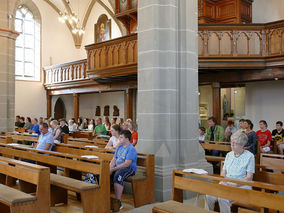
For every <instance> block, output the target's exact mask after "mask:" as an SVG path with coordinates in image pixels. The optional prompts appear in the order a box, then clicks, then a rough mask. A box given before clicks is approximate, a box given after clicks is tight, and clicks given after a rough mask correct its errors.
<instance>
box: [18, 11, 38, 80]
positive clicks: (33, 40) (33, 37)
mask: <svg viewBox="0 0 284 213" xmlns="http://www.w3.org/2000/svg"><path fill="white" fill-rule="evenodd" d="M15 30H16V31H17V32H19V33H20V35H19V36H18V38H17V40H16V57H15V58H16V61H15V68H16V69H15V75H16V79H17V80H33V81H40V72H41V71H40V70H41V69H40V23H39V22H38V21H36V20H35V18H34V15H33V13H32V12H31V11H30V10H29V9H28V8H27V7H25V6H19V7H18V9H17V11H16V18H15Z"/></svg>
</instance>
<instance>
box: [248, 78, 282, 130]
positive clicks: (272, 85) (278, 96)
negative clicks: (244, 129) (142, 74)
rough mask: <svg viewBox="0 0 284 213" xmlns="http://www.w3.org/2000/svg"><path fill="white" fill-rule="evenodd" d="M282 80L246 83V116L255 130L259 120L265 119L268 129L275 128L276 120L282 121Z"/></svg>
mask: <svg viewBox="0 0 284 213" xmlns="http://www.w3.org/2000/svg"><path fill="white" fill-rule="evenodd" d="M283 92H284V81H283V80H281V81H266V82H255V83H248V84H246V117H247V118H248V119H251V120H252V122H253V123H254V125H255V128H254V129H255V130H257V129H259V127H258V122H259V120H266V121H267V123H268V129H270V130H272V129H275V123H276V121H278V120H280V121H283V122H284V108H283V106H284V95H283Z"/></svg>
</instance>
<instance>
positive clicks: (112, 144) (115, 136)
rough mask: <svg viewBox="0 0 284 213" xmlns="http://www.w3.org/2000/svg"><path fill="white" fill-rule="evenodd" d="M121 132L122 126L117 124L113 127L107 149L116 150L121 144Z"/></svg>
mask: <svg viewBox="0 0 284 213" xmlns="http://www.w3.org/2000/svg"><path fill="white" fill-rule="evenodd" d="M120 132H121V129H120V126H119V125H118V124H115V125H113V126H112V127H111V135H112V136H111V138H110V139H109V141H108V143H107V145H106V147H105V148H106V149H112V150H116V148H117V147H118V146H119V145H120V143H119V134H120Z"/></svg>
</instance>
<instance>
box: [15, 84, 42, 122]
mask: <svg viewBox="0 0 284 213" xmlns="http://www.w3.org/2000/svg"><path fill="white" fill-rule="evenodd" d="M15 87H16V88H15V93H16V98H15V114H16V115H21V116H24V117H27V116H28V117H37V118H38V117H46V93H45V90H44V87H43V85H42V83H41V82H28V81H16V86H15Z"/></svg>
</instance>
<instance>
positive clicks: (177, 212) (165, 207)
mask: <svg viewBox="0 0 284 213" xmlns="http://www.w3.org/2000/svg"><path fill="white" fill-rule="evenodd" d="M152 212H153V213H166V212H167V213H188V212H195V213H209V212H213V211H209V210H206V209H202V208H199V207H196V206H192V205H188V204H184V203H180V202H177V201H174V200H169V201H166V202H163V203H159V204H156V205H155V206H154V208H153V209H152Z"/></svg>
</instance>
